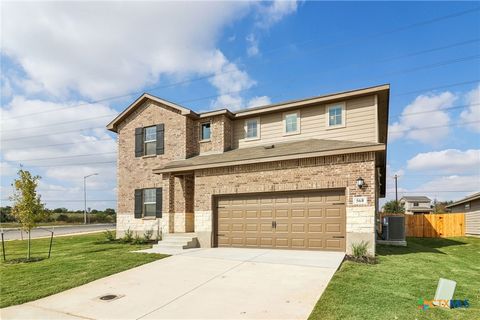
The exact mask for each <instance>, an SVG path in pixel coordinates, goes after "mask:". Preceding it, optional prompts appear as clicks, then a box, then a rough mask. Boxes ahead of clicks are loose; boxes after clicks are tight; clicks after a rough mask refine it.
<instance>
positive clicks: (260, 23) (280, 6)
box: [256, 0, 298, 29]
mask: <svg viewBox="0 0 480 320" xmlns="http://www.w3.org/2000/svg"><path fill="white" fill-rule="evenodd" d="M268 3H269V5H266V6H264V5H262V6H260V9H259V13H258V19H257V22H256V25H257V27H259V28H265V29H268V28H270V27H271V26H273V25H274V24H275V23H277V22H279V21H280V20H282V19H283V18H284V17H286V16H288V15H289V14H292V13H295V12H296V11H297V8H298V1H290V0H276V1H272V2H268Z"/></svg>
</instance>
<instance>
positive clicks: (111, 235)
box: [103, 230, 115, 241]
mask: <svg viewBox="0 0 480 320" xmlns="http://www.w3.org/2000/svg"><path fill="white" fill-rule="evenodd" d="M103 234H104V235H105V238H106V239H107V240H108V241H115V231H112V230H105V232H104V233H103Z"/></svg>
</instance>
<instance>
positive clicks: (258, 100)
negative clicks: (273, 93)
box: [247, 96, 272, 108]
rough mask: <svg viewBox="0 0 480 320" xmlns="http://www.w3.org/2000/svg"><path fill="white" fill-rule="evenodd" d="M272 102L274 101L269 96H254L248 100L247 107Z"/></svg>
mask: <svg viewBox="0 0 480 320" xmlns="http://www.w3.org/2000/svg"><path fill="white" fill-rule="evenodd" d="M271 103H272V101H271V100H270V97H267V96H260V97H253V98H252V99H250V101H249V102H248V106H247V107H249V108H253V107H260V106H266V105H268V104H271Z"/></svg>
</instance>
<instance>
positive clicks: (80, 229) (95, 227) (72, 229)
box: [2, 223, 115, 240]
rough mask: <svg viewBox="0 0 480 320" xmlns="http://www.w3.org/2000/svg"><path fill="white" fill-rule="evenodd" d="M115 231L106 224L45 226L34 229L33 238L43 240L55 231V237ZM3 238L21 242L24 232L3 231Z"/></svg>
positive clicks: (25, 235)
mask: <svg viewBox="0 0 480 320" xmlns="http://www.w3.org/2000/svg"><path fill="white" fill-rule="evenodd" d="M107 229H108V230H114V229H115V224H110V223H105V224H90V225H72V226H45V227H38V228H35V229H32V239H33V238H42V237H49V236H50V232H49V231H53V232H54V234H53V236H54V237H55V236H60V235H67V234H76V233H84V232H95V231H105V230H107ZM47 230H48V231H47ZM2 231H3V237H4V239H5V240H20V239H22V232H20V231H19V230H18V229H3V230H2ZM27 237H28V234H27V233H25V232H23V239H26V238H27Z"/></svg>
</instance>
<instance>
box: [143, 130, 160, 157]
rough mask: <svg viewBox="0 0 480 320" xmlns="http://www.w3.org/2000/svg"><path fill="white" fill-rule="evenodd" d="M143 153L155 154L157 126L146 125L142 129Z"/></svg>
mask: <svg viewBox="0 0 480 320" xmlns="http://www.w3.org/2000/svg"><path fill="white" fill-rule="evenodd" d="M144 134H145V136H144V138H143V143H144V148H143V151H144V155H146V156H148V155H151V154H157V128H156V126H152V127H146V128H145V129H144Z"/></svg>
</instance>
